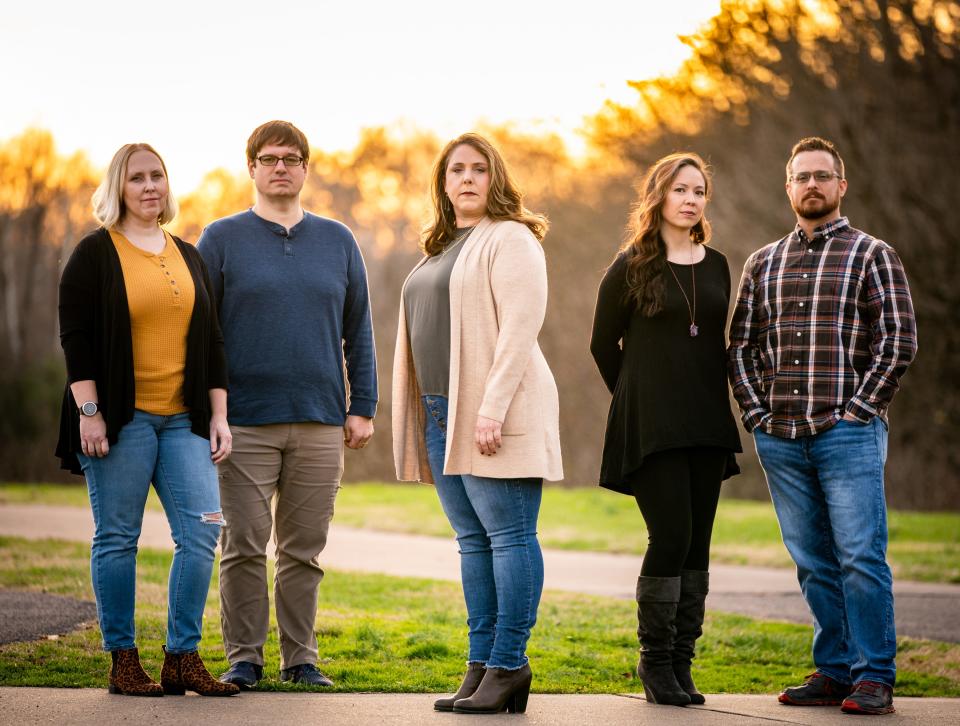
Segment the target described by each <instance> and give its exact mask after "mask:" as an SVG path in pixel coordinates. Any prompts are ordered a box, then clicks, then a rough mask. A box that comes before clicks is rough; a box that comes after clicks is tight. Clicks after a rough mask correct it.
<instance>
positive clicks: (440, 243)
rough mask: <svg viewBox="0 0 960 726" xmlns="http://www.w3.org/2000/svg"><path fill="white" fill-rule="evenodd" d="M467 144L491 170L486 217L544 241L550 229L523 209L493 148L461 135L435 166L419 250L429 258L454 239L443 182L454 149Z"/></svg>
mask: <svg viewBox="0 0 960 726" xmlns="http://www.w3.org/2000/svg"><path fill="white" fill-rule="evenodd" d="M463 144H466V145H467V146H471V147H473V148H474V149H476V150H477V151H478V152H480V153H481V154H482V155H483V156H484V157H485V158H486V160H487V164H489V166H490V189H489V191H488V192H487V216H488V217H491V218H492V219H498V220H512V221H514V222H520V223H521V224H525V225H526V226H527V228H528V229H529V230H530V231H531V232H533V236H534V237H536V238H537V239H538V240H543V237H544V235H545V234H546V233H547V230H548V229H549V227H550V223H549V222H547V218H546V217H545V216H543V215H542V214H537V213H535V212H531V211H530V210H529V209H527V208H526V207H524V206H523V192H521V191H520V187H518V186H517V184H516V182H515V181H514V180H513V176H512V175H511V174H510V170H509V169H508V168H507V164H506V162H505V161H504V160H503V157H502V156H501V155H500V152H499V151H497V149H496V147H495V146H494V145H493V144H491V143H490V142H489V141H487V140H486V139H485V138H483V137H482V136H480V134H474V133H467V134H462V135H460V136H458V137H457V138H455V139H454V140H453V141H451V142H450V143H449V144H447V145H446V146H445V147H444V148H443V151H441V152H440V156H439V157H438V158H437V161H436V163H435V164H434V165H433V173H432V176H431V179H430V197H431V200H432V202H433V222H432V223H431V224H429V225H428V226H427V227H426V228H425V229H424V231H423V238H422V242H421V244H420V246H421V247H422V248H423V251H424V252H425V253H426V254H428V255H430V256H433V255H436V254H439V253H440V252H442V251H443V248H444V246H445V245H446V243H448V242H449V241H450V240H452V239H454V237H456V232H457V215H456V212H454V209H453V202H451V201H450V198H449V197H448V196H447V192H446V189H445V184H444V180H445V179H446V174H447V164H448V163H449V161H450V156H451V154H453V152H454V149H456V148H457V147H458V146H462V145H463Z"/></svg>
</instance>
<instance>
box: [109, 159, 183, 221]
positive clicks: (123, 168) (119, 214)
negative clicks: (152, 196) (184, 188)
mask: <svg viewBox="0 0 960 726" xmlns="http://www.w3.org/2000/svg"><path fill="white" fill-rule="evenodd" d="M138 151H149V152H150V153H151V154H153V155H154V156H155V157H157V158H158V159H159V160H160V166H161V167H163V175H164V176H165V177H167V199H166V201H165V202H164V205H163V211H162V212H160V216H159V217H158V218H157V221H158V222H159V223H160V224H166V223H167V222H169V221H170V220H172V219H173V218H174V217H176V216H177V200H176V199H174V198H173V193H172V192H171V191H170V188H169V183H170V177H169V175H168V174H167V165H166V164H165V163H164V162H163V157H162V156H160V154H158V153H157V151H156V149H154V148H153V147H152V146H150V144H144V143H140V144H124V145H123V146H121V147H120V149H119V150H118V151H117V153H116V154H114V155H113V158H112V159H111V160H110V166H109V167H107V175H106V176H105V177H104V178H103V181H102V182H100V186H98V187H97V191H95V192H94V193H93V198H92V199H91V201H92V203H93V217H94V219H96V220H97V221H98V222H99V223H100V224H101V225H102V226H103V227H104V228H106V229H110V228H111V227H114V226H116V224H117V222H119V221H120V220H121V219H123V215H125V214H126V213H127V209H126V205H124V203H123V184H124V182H125V181H126V176H127V164H128V163H129V162H130V157H131V156H133V155H134V154H135V153H136V152H138Z"/></svg>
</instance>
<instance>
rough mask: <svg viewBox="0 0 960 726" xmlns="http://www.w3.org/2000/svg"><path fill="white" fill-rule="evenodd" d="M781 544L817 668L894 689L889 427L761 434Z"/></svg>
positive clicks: (844, 424) (875, 422) (877, 422)
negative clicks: (808, 620) (806, 617)
mask: <svg viewBox="0 0 960 726" xmlns="http://www.w3.org/2000/svg"><path fill="white" fill-rule="evenodd" d="M754 442H755V443H756V446H757V454H758V455H759V457H760V463H761V465H762V466H763V470H764V472H765V473H766V475H767V484H768V485H769V487H770V495H771V497H772V499H773V505H774V508H775V509H776V511H777V519H778V520H779V521H780V532H781V534H782V535H783V543H784V545H786V547H787V550H788V551H789V552H790V556H791V557H792V558H793V561H794V562H795V563H796V565H797V579H798V580H799V581H800V588H801V590H802V591H803V596H804V599H806V601H807V605H809V607H810V611H811V612H812V613H813V620H814V623H813V624H814V630H813V662H814V664H815V665H816V667H817V670H818V671H820V672H821V673H824V674H826V675H828V676H830V677H831V678H833V679H835V680H837V681H840V682H841V683H858V682H860V681H863V680H869V681H879V682H880V683H886V684H887V685H889V686H891V687H892V686H893V685H894V682H895V681H896V675H897V670H896V662H895V660H896V654H897V639H896V629H895V625H894V619H893V575H892V574H891V572H890V567H889V566H888V565H887V559H886V554H887V507H886V502H885V500H884V493H883V466H884V463H885V462H886V460H887V426H886V424H885V423H884V422H883V421H882V420H881V419H880V418H878V417H875V418H873V419H872V420H871V421H870V423H867V424H862V423H859V422H858V423H853V422H849V421H843V420H841V421H838V422H837V423H836V424H835V425H834V426H833V427H832V428H830V429H827V430H826V431H823V432H821V433H819V434H816V435H814V436H806V437H803V438H798V439H784V438H779V437H776V436H771V435H770V434H768V433H765V432H763V431H761V430H760V429H759V428H757V429H755V430H754Z"/></svg>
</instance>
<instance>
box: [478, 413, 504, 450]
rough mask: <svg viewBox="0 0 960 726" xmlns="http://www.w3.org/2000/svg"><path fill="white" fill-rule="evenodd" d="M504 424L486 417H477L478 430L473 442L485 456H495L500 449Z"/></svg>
mask: <svg viewBox="0 0 960 726" xmlns="http://www.w3.org/2000/svg"><path fill="white" fill-rule="evenodd" d="M502 428H503V423H502V422H500V421H495V420H494V419H492V418H487V417H486V416H477V430H476V433H474V435H473V440H474V442H476V444H477V448H478V449H480V453H481V454H483V455H484V456H493V455H494V454H496V453H497V449H499V448H500V445H501V444H502V441H501V439H500V429H502Z"/></svg>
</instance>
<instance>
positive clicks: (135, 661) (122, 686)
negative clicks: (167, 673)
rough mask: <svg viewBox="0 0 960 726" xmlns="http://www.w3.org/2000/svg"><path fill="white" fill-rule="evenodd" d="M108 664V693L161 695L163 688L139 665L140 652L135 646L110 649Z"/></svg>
mask: <svg viewBox="0 0 960 726" xmlns="http://www.w3.org/2000/svg"><path fill="white" fill-rule="evenodd" d="M110 657H111V658H112V660H113V663H112V665H111V666H110V687H109V691H110V693H119V694H122V695H124V696H162V695H163V688H161V687H160V684H159V683H157V682H156V681H155V680H153V679H152V678H151V677H150V676H148V675H147V672H146V671H145V670H143V666H142V665H140V652H139V651H138V650H137V649H136V648H127V649H125V650H112V651H110Z"/></svg>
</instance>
